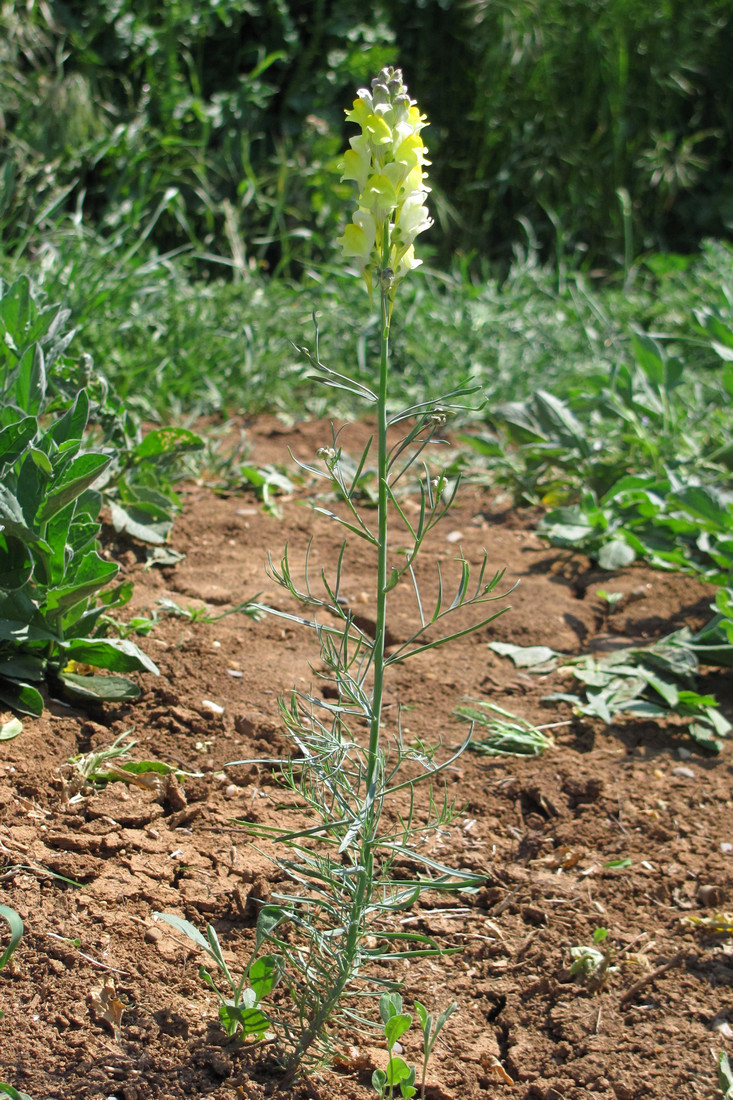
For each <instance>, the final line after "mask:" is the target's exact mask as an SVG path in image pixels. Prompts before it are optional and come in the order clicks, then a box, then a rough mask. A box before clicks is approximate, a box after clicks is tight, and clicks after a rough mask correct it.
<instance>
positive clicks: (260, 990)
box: [247, 955, 281, 1001]
mask: <svg viewBox="0 0 733 1100" xmlns="http://www.w3.org/2000/svg"><path fill="white" fill-rule="evenodd" d="M280 971H281V968H280V964H279V963H278V961H277V959H276V958H275V956H274V955H261V956H260V957H259V958H258V959H255V961H254V962H253V963H252V965H251V966H250V968H249V973H248V975H247V977H248V978H249V983H250V985H251V986H252V989H253V990H254V992H255V996H256V997H257V1000H258V1001H261V1000H262V998H263V997H266V996H267V995H268V993H271V992H272V990H273V989H274V988H275V986H276V985H277V983H278V981H279V980H280Z"/></svg>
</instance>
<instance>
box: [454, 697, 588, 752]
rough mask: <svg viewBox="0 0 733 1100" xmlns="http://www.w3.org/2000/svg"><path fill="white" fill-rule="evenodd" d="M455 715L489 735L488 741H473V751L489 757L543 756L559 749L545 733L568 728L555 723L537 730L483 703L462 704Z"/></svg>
mask: <svg viewBox="0 0 733 1100" xmlns="http://www.w3.org/2000/svg"><path fill="white" fill-rule="evenodd" d="M453 713H454V714H457V715H458V716H459V717H460V718H465V719H466V720H467V721H469V722H471V723H472V725H473V726H474V728H475V727H476V726H478V727H479V728H480V729H481V730H486V731H487V733H486V735H485V736H484V737H478V738H477V737H472V738H471V748H472V749H473V751H474V752H478V753H483V754H484V755H485V756H539V755H540V753H543V752H544V751H545V750H546V749H551V748H554V747H555V742H554V741H553V739H552V737H551V736H550V735H548V734H546V733H545V732H544V731H545V730H548V729H556V728H557V727H558V726H565V725H567V722H553V723H552V725H549V726H535V725H533V724H532V723H531V722H527V721H526V720H525V719H524V718H518V717H517V715H516V714H512V713H511V712H510V711H508V710H503V709H502V707H497V706H496V705H495V704H494V703H486V702H483V700H480V699H477V700H471V701H469V702H466V703H461V705H460V706H457V707H456V708H455V710H454V711H453ZM494 715H498V717H493V716H494Z"/></svg>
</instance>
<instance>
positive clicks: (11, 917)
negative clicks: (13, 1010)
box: [0, 905, 23, 1016]
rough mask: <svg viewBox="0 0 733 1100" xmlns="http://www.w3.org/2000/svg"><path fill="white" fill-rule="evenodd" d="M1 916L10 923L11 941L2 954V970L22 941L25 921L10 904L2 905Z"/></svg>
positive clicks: (0, 967)
mask: <svg viewBox="0 0 733 1100" xmlns="http://www.w3.org/2000/svg"><path fill="white" fill-rule="evenodd" d="M0 917H2V918H3V919H4V920H6V921H7V922H8V924H9V925H10V942H9V943H8V945H7V947H6V948H5V950H4V951H3V953H2V954H1V955H0V970H2V969H3V967H5V966H7V964H8V963H9V962H10V956H11V955H12V954H13V952H14V951H15V949H16V947H17V946H18V944H19V943H20V941H21V938H22V936H23V921H22V920H21V919H20V917H19V916H18V914H17V913H16V912H15V909H11V908H10V906H9V905H0ZM0 1016H2V1012H0Z"/></svg>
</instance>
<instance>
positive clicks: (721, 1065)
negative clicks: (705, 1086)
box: [718, 1053, 733, 1100]
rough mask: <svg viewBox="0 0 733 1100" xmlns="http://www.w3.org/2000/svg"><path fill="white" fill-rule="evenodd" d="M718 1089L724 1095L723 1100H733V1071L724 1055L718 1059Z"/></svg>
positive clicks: (726, 1056)
mask: <svg viewBox="0 0 733 1100" xmlns="http://www.w3.org/2000/svg"><path fill="white" fill-rule="evenodd" d="M718 1088H719V1089H720V1091H721V1092H722V1093H723V1100H733V1070H731V1067H730V1062H729V1061H728V1055H727V1054H724V1053H721V1054H720V1056H719V1058H718Z"/></svg>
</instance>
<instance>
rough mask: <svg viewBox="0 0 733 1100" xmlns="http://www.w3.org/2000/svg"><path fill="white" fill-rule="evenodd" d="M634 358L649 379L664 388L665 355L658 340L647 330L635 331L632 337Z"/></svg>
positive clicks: (658, 387) (658, 386) (659, 387)
mask: <svg viewBox="0 0 733 1100" xmlns="http://www.w3.org/2000/svg"><path fill="white" fill-rule="evenodd" d="M631 346H632V348H633V351H634V358H635V359H636V362H637V363H638V364H639V366H640V367H641V369H642V370H643V372H644V374H645V375H646V376H647V378H648V379H649V381H650V382H651V383H652V384H653V385H654V386H656V387H657V389H660V390H661V389H662V388H663V386H664V378H665V372H664V355H663V353H662V349H661V347H660V346H659V344H658V343H657V341H656V340H654V339H652V337H651V336H648V335H647V334H646V333H645V332H639V331H637V332H635V333H634V335H633V336H632V338H631Z"/></svg>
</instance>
